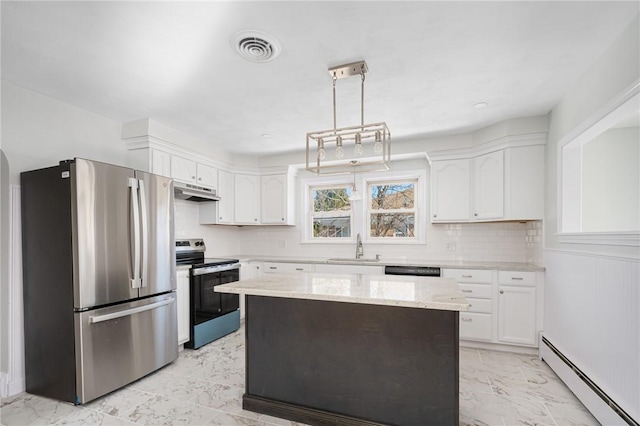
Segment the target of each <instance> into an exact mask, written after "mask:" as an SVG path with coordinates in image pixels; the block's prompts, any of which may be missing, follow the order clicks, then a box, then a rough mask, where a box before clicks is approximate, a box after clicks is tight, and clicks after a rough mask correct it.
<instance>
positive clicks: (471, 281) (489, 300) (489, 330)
mask: <svg viewBox="0 0 640 426" xmlns="http://www.w3.org/2000/svg"><path fill="white" fill-rule="evenodd" d="M442 276H443V277H445V278H453V279H454V280H456V281H457V282H458V287H459V288H460V291H461V292H462V293H463V294H464V295H465V297H466V298H467V302H468V303H469V310H468V311H466V312H460V338H461V339H465V340H482V341H489V342H490V341H492V340H493V315H494V313H493V281H494V278H493V277H494V271H492V270H486V269H445V270H444V271H443V273H442Z"/></svg>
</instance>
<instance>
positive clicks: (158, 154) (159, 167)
mask: <svg viewBox="0 0 640 426" xmlns="http://www.w3.org/2000/svg"><path fill="white" fill-rule="evenodd" d="M151 173H153V174H155V175H160V176H165V177H171V154H169V153H168V152H164V151H160V150H158V149H152V150H151Z"/></svg>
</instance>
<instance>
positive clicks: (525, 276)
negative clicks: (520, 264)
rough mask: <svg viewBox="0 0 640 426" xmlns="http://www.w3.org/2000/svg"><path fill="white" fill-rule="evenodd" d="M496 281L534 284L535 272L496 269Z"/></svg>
mask: <svg viewBox="0 0 640 426" xmlns="http://www.w3.org/2000/svg"><path fill="white" fill-rule="evenodd" d="M498 283H500V284H509V285H529V286H532V285H535V284H536V273H535V272H524V271H498Z"/></svg>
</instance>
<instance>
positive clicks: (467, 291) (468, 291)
mask: <svg viewBox="0 0 640 426" xmlns="http://www.w3.org/2000/svg"><path fill="white" fill-rule="evenodd" d="M462 292H463V293H473V290H462Z"/></svg>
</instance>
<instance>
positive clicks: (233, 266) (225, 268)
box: [191, 263, 240, 277]
mask: <svg viewBox="0 0 640 426" xmlns="http://www.w3.org/2000/svg"><path fill="white" fill-rule="evenodd" d="M234 269H240V264H239V263H233V264H230V265H220V266H205V267H204V268H195V269H192V270H191V275H193V276H194V277H196V276H198V275H205V274H212V273H214V272H223V271H232V270H234Z"/></svg>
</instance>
